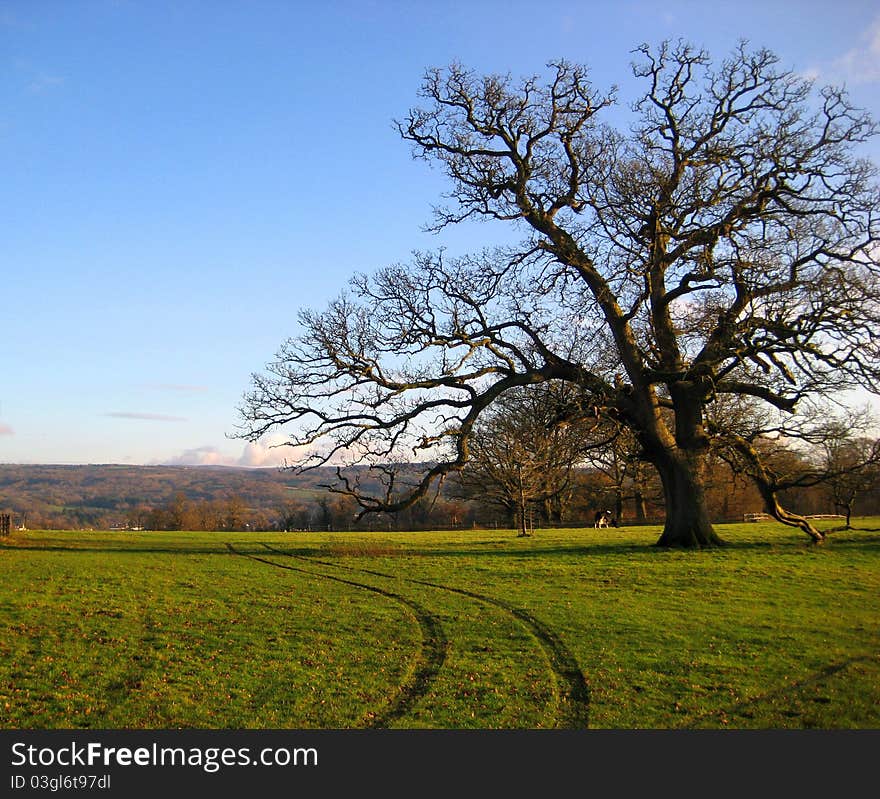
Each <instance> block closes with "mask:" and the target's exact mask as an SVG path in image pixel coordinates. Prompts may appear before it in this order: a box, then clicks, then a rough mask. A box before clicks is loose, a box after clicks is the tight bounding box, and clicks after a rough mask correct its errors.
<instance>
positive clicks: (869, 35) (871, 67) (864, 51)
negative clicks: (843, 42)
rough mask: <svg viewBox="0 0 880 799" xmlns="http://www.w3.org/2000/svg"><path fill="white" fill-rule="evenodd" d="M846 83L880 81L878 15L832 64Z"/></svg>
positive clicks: (879, 24) (879, 18)
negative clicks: (855, 41)
mask: <svg viewBox="0 0 880 799" xmlns="http://www.w3.org/2000/svg"><path fill="white" fill-rule="evenodd" d="M832 70H833V71H834V72H839V73H840V74H842V75H843V77H844V78H845V79H846V81H847V83H874V82H877V81H880V16H878V17H877V18H876V19H875V20H874V21H873V22H872V23H871V25H869V26H868V28H867V29H866V30H865V32H864V33H863V34H862V35H861V36H860V37H859V42H858V44H857V45H856V46H855V47H853V48H852V49H850V50H847V52H846V53H844V54H843V55H842V56H841V57H840V58H838V59H837V60H836V61H834V63H833V64H832Z"/></svg>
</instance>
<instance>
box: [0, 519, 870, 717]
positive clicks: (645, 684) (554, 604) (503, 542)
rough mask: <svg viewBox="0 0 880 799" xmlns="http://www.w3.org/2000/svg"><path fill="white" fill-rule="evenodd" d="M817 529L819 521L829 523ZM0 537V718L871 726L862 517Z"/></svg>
mask: <svg viewBox="0 0 880 799" xmlns="http://www.w3.org/2000/svg"><path fill="white" fill-rule="evenodd" d="M833 524H835V522H832V521H828V522H827V524H826V525H825V526H826V527H830V526H832V525H833ZM855 524H856V525H857V527H860V528H863V529H861V530H857V531H853V532H846V533H844V532H839V533H835V534H833V535H832V536H831V538H830V540H829V542H828V543H827V544H825V545H823V546H821V547H814V546H811V545H810V544H809V543H808V542H807V541H806V539H805V537H803V536H801V535H800V534H799V533H798V532H797V531H794V530H791V529H787V528H784V527H781V526H779V525H776V524H773V523H757V524H748V525H746V524H740V525H728V526H725V525H721V526H719V530H720V532H721V534H722V536H723V537H724V538H725V539H726V540H727V541H728V542H729V543H730V545H729V546H728V547H726V548H724V549H721V550H717V551H710V552H669V551H663V550H657V549H655V548H653V547H652V546H650V545H651V544H652V543H653V542H654V541H655V540H656V539H657V537H658V535H659V530H658V528H656V527H644V528H633V529H629V530H615V529H611V530H593V529H587V530H553V531H537V532H536V534H535V536H534V537H532V538H528V539H522V538H517V537H515V535H514V534H513V533H511V532H509V531H501V530H491V531H486V530H474V531H461V532H455V533H449V532H443V533H258V534H244V533H158V532H143V533H108V532H88V533H80V532H26V533H21V532H19V533H15V534H13V535H12V536H11V537H10V538H8V539H0V574H2V580H0V711H2V712H0V719H2V721H0V726H2V727H3V728H12V729H35V728H59V727H60V728H88V727H91V728H123V727H124V728H179V727H181V728H182V727H200V728H260V729H262V728H273V729H277V728H354V727H398V728H422V727H435V728H459V727H471V728H511V727H513V728H543V727H580V726H589V727H599V728H678V727H729V728H733V727H756V728H782V727H794V728H801V727H819V728H868V727H871V728H877V727H880V531H878V529H880V519H858V520H856V522H855Z"/></svg>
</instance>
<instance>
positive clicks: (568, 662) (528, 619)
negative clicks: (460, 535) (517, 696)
mask: <svg viewBox="0 0 880 799" xmlns="http://www.w3.org/2000/svg"><path fill="white" fill-rule="evenodd" d="M262 546H263V547H265V548H266V549H267V550H269V551H270V552H274V553H275V554H277V555H283V556H284V557H288V558H295V559H297V560H302V561H305V562H307V563H313V564H315V563H317V564H320V565H322V566H332V567H335V568H337V569H347V570H348V571H354V572H361V573H363V574H371V575H374V576H376V577H383V578H386V579H389V580H396V579H402V580H404V581H405V582H408V583H413V584H415V585H424V586H429V587H430V588H437V589H439V590H441V591H448V592H450V593H453V594H460V595H461V596H466V597H469V598H470V599H476V600H477V601H479V602H485V603H486V604H488V605H494V606H495V607H497V608H501V610H503V611H505V612H506V613H509V614H510V615H512V616H513V617H514V618H516V619H517V620H518V621H519V622H521V623H522V624H524V625H525V626H526V627H527V628H528V629H529V631H530V632H531V633H532V635H533V636H534V637H535V638H536V639H537V641H538V644H539V645H540V646H541V648H542V649H543V650H544V652H545V654H546V656H547V660H548V662H549V663H550V668H551V670H552V671H553V674H554V677H555V680H556V685H557V702H558V705H559V711H558V713H557V719H556V727H557V728H559V729H586V728H587V727H589V721H590V686H589V684H588V683H587V680H586V677H584V673H583V672H582V671H581V668H580V665H579V664H578V661H577V659H576V658H575V656H574V655H573V654H572V653H571V651H570V650H569V649H568V647H567V646H566V645H565V643H564V642H563V641H562V639H560V637H559V636H558V635H557V634H556V632H555V631H554V630H552V629H551V628H550V627H548V626H547V625H546V624H544V623H543V622H542V621H540V620H539V619H537V618H536V617H535V616H533V615H532V614H531V613H529V612H528V611H526V610H523V609H522V608H519V607H517V606H516V605H512V604H510V603H509V602H505V601H504V600H502V599H496V598H495V597H491V596H486V595H485V594H479V593H477V592H476V591H468V590H466V589H464V588H455V587H454V586H450V585H442V584H440V583H433V582H430V581H428V580H416V579H414V578H411V577H398V576H397V575H393V574H386V573H384V572H379V571H374V570H372V569H361V568H356V567H354V566H346V565H344V564H341V563H333V562H332V561H325V560H318V559H317V558H312V557H307V556H305V555H297V554H294V553H292V552H284V551H283V550H280V549H276V548H275V547H272V546H270V545H269V544H265V543H264V544H262Z"/></svg>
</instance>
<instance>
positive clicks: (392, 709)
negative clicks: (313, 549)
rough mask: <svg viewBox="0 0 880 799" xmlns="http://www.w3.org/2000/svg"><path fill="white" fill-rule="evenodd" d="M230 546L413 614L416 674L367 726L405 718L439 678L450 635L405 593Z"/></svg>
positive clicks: (433, 617) (369, 719) (383, 725)
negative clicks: (417, 646) (417, 650)
mask: <svg viewBox="0 0 880 799" xmlns="http://www.w3.org/2000/svg"><path fill="white" fill-rule="evenodd" d="M226 547H227V549H228V550H229V551H230V552H232V553H233V554H234V555H238V556H240V557H243V558H249V559H250V560H255V561H257V562H258V563H264V564H266V565H268V566H274V567H275V568H276V569H286V570H288V571H295V572H299V573H301V574H307V575H309V576H310V577H320V578H323V579H325V580H332V581H334V582H337V583H342V584H343V585H349V586H353V587H354V588H361V589H363V590H365V591H372V592H373V593H374V594H379V595H380V596H384V597H387V598H389V599H393V600H395V601H396V602H400V603H401V604H403V605H405V606H406V607H407V608H409V609H410V610H411V611H412V613H413V615H414V616H415V617H416V620H417V621H418V624H419V629H420V630H421V634H422V647H421V652H420V654H419V657H418V659H417V663H416V668H415V671H414V673H413V675H412V677H411V678H410V680H409V681H408V682H406V683H404V684H403V685H401V686H400V690H399V692H398V694H397V696H396V698H395V699H394V701H393V702H391V704H390V705H389V706H388V707H386V708H385V709H384V710H382V711H380V712H378V713H376V714H375V715H369V716H368V717H367V719H366V726H367V727H373V728H383V727H388V726H389V725H390V724H391V723H392V722H393V721H395V720H396V719H399V718H402V717H403V716H405V715H406V714H407V713H408V712H409V711H410V709H411V708H412V707H413V705H414V704H415V703H416V702H417V701H418V700H419V699H420V698H421V697H423V696H424V695H425V694H426V693H427V691H428V688H429V687H430V686H431V683H432V682H434V680H435V679H436V678H437V674H438V672H439V671H440V669H441V667H442V666H443V664H444V662H445V661H446V652H447V649H448V647H449V640H448V639H447V637H446V632H445V630H444V629H443V625H442V623H441V622H440V619H439V618H438V617H437V616H435V615H434V614H432V613H431V612H430V611H428V610H426V609H425V608H423V607H422V606H421V605H420V604H419V603H418V602H416V601H414V600H412V599H409V598H408V597H405V596H403V595H401V594H396V593H394V592H393V591H386V590H385V589H383V588H377V587H376V586H372V585H366V584H365V583H358V582H355V581H354V580H345V579H343V578H342V577H334V576H333V575H331V574H322V573H321V572H316V571H313V570H311V569H300V568H297V567H296V566H288V565H286V564H284V563H276V562H275V561H272V560H267V559H266V558H261V557H258V556H257V555H252V554H250V553H247V552H240V551H239V550H237V549H235V547H233V546H232V544H229V543H227V544H226ZM280 554H284V553H280Z"/></svg>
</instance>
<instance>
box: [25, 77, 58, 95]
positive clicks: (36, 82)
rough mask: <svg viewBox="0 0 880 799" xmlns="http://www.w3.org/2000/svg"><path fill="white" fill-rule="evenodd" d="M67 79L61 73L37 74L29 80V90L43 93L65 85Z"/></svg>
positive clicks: (34, 92) (33, 92)
mask: <svg viewBox="0 0 880 799" xmlns="http://www.w3.org/2000/svg"><path fill="white" fill-rule="evenodd" d="M64 83H65V79H64V78H62V77H61V76H60V75H47V74H41V75H36V76H34V77H33V78H31V79H30V80H29V81H28V84H27V90H28V91H29V92H31V93H32V94H41V93H42V92H48V91H51V90H52V89H57V88H59V87H60V86H63V85H64Z"/></svg>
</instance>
